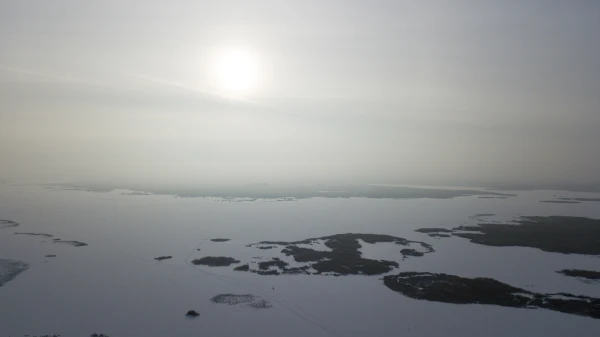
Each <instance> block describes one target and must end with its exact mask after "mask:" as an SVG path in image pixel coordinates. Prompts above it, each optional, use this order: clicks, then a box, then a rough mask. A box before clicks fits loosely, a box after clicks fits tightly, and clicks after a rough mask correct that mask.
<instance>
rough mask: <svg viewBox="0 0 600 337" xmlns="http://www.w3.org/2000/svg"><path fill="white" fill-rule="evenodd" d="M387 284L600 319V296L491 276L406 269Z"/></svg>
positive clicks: (422, 296)
mask: <svg viewBox="0 0 600 337" xmlns="http://www.w3.org/2000/svg"><path fill="white" fill-rule="evenodd" d="M383 283H384V284H385V285H386V286H387V287H388V288H390V289H392V290H393V291H397V292H399V293H402V294H403V295H405V296H407V297H410V298H414V299H418V300H427V301H434V302H444V303H455V304H490V305H499V306H503V307H513V308H527V309H536V308H542V309H548V310H554V311H559V312H563V313H568V314H574V315H580V316H587V317H592V318H596V319H599V318H600V299H598V298H592V297H586V296H576V295H571V294H566V293H558V294H540V293H534V292H530V291H527V290H524V289H520V288H516V287H513V286H510V285H508V284H505V283H502V282H499V281H496V280H494V279H491V278H463V277H459V276H454V275H448V274H436V273H421V272H403V273H400V274H398V275H388V276H385V277H384V278H383Z"/></svg>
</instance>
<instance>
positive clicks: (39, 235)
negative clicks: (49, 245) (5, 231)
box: [15, 232, 54, 238]
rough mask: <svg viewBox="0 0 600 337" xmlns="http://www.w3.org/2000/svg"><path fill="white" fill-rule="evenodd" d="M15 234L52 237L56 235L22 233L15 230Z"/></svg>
mask: <svg viewBox="0 0 600 337" xmlns="http://www.w3.org/2000/svg"><path fill="white" fill-rule="evenodd" d="M15 235H30V236H41V237H44V238H51V237H53V236H54V235H52V234H47V233H22V232H15Z"/></svg>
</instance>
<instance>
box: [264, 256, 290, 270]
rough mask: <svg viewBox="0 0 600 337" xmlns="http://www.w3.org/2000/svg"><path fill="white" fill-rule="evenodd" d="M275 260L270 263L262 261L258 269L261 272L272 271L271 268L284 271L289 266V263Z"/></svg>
mask: <svg viewBox="0 0 600 337" xmlns="http://www.w3.org/2000/svg"><path fill="white" fill-rule="evenodd" d="M276 259H277V258H274V259H273V260H269V261H262V262H259V263H258V269H260V270H269V269H271V267H277V268H281V269H284V268H286V267H287V266H288V263H287V262H285V261H281V260H280V259H277V260H276Z"/></svg>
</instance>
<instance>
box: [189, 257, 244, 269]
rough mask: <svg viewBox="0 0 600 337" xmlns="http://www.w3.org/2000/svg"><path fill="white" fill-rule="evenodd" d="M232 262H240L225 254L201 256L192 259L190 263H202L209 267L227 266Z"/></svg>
mask: <svg viewBox="0 0 600 337" xmlns="http://www.w3.org/2000/svg"><path fill="white" fill-rule="evenodd" d="M234 263H240V261H238V260H236V259H234V258H232V257H225V256H205V257H203V258H200V259H196V260H193V261H192V264H195V265H204V266H209V267H227V266H230V265H232V264H234Z"/></svg>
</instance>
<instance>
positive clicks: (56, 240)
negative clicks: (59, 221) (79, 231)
mask: <svg viewBox="0 0 600 337" xmlns="http://www.w3.org/2000/svg"><path fill="white" fill-rule="evenodd" d="M53 241H54V243H64V244H67V245H71V246H73V247H85V246H87V245H88V244H87V243H85V242H81V241H73V240H69V241H63V240H61V239H54V240H53Z"/></svg>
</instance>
